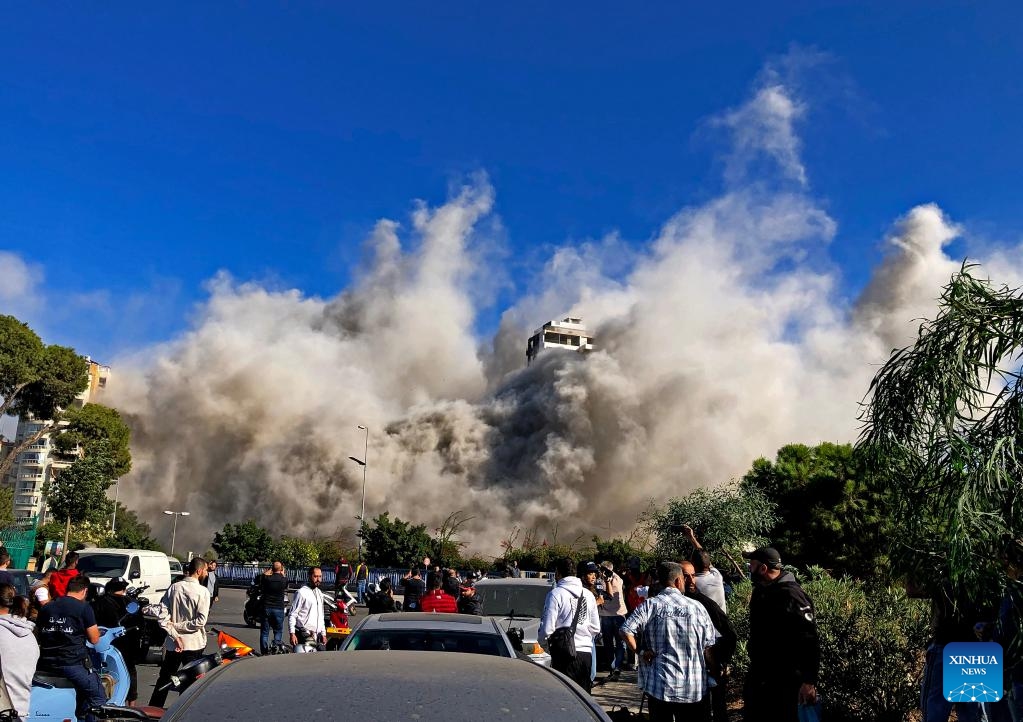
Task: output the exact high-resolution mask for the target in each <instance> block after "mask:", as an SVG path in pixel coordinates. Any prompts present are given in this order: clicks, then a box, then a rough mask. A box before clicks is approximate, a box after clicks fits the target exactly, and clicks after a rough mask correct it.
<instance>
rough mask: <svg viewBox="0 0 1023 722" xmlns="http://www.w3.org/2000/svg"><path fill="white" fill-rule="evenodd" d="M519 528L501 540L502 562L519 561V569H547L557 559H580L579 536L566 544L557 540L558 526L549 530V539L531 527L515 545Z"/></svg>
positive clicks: (582, 549)
mask: <svg viewBox="0 0 1023 722" xmlns="http://www.w3.org/2000/svg"><path fill="white" fill-rule="evenodd" d="M519 531H520V530H519V529H515V530H514V531H513V532H512V534H511V535H509V537H508V538H507V539H505V540H504V541H502V542H501V546H502V547H503V549H504V559H503V564H506V565H510V564H511V563H512V562H518V563H519V569H528V570H531V571H548V570H550V569H553V568H554V563H555V562H556V561H557V560H558V559H562V558H564V557H569V558H571V559H576V560H578V559H580V558H581V553H582V552H583V551H585V550H584V548H583V545H582V543H581V541H582V540H581V538H579V539H576V540H575V542H574V543H572V544H567V543H565V542H560V541H558V527H557V526H555V527H554V528H553V529H552V530H551V536H550V539H548V538H547V537H542V538H541V536H540V532H539V530H538V529H535V528H534V529H531V530H530V531H528V532H527V533H526V536H525V538H524V539H523V540H522V546H520V547H516V546H515V541H516V540H517V539H518V535H519Z"/></svg>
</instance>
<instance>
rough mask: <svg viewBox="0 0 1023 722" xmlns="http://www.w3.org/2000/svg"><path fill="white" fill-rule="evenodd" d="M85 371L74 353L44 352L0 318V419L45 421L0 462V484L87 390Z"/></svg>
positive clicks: (28, 334) (25, 330) (18, 326)
mask: <svg viewBox="0 0 1023 722" xmlns="http://www.w3.org/2000/svg"><path fill="white" fill-rule="evenodd" d="M88 370H89V366H88V363H87V362H86V361H85V359H84V358H82V357H81V356H79V355H78V354H77V353H75V351H74V349H71V348H67V347H65V346H46V345H44V344H43V342H42V341H41V340H40V338H39V336H38V335H36V333H35V332H34V331H32V329H30V328H29V327H28V326H27V325H26V324H24V323H22V322H21V321H19V320H18V319H16V318H14V317H13V316H0V396H2V397H3V398H2V401H0V416H3V415H4V414H11V415H18V416H23V417H26V418H27V417H34V418H36V419H40V420H44V421H49V422H50V423H48V424H46V425H44V426H43V427H42V428H41V429H40V430H39V431H38V432H37V433H35V434H32V435H30V436H28V437H26V438H25V439H24V440H23V441H22V443H21V444H19V445H18V446H17V447H16V448H14V449H13V450H12V452H11V453H10V454H9V455H8V456H7V458H5V459H3V460H0V479H3V478H4V477H6V476H7V472H8V471H10V468H11V465H12V464H13V463H14V460H15V459H16V458H17V456H18V454H20V453H21V452H22V451H24V450H25V449H27V448H28V447H29V446H30V445H32V444H34V443H35V442H36V441H38V440H39V439H40V438H42V437H43V436H44V435H46V434H48V433H50V432H51V431H53V429H55V428H56V426H57V422H58V421H59V420H60V414H61V412H62V410H63V409H66V408H68V407H69V406H70V405H71V403H72V402H73V401H74V400H75V397H76V396H77V395H78V394H80V393H81V392H82V391H84V390H85V389H86V387H87V386H88V384H89V377H88Z"/></svg>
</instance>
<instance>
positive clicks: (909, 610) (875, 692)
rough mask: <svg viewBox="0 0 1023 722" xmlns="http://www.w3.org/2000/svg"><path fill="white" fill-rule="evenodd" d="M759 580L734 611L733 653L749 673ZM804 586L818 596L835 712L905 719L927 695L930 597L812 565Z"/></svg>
mask: <svg viewBox="0 0 1023 722" xmlns="http://www.w3.org/2000/svg"><path fill="white" fill-rule="evenodd" d="M752 588H753V585H752V584H751V583H750V582H749V581H743V582H741V583H740V584H738V585H736V587H735V591H734V593H733V595H732V597H731V598H730V599H729V600H728V616H729V618H730V619H731V620H732V623H733V624H734V625H735V628H736V632H737V634H738V638H739V646H738V649H737V650H736V654H735V657H734V658H733V660H732V666H733V669H734V670H735V672H736V675H737V677H739V679H740V680H741V678H742V677H744V676H745V674H746V672H747V671H748V669H749V655H748V653H747V650H746V640H748V639H749V601H750V594H751V593H752ZM803 588H804V589H805V590H806V592H807V594H809V596H810V598H811V599H812V600H813V603H814V608H815V610H816V614H817V628H818V633H819V635H820V645H821V663H820V682H819V684H818V686H817V688H818V691H819V692H820V693H821V695H822V698H823V700H824V706H825V708H826V714H825V716H826V717H827V719H830V720H836V722H875V721H876V722H901V720H903V719H904V718H905V715H906V713H907V712H909V711H910V710H913V709H916V708H917V706H918V704H919V701H920V673H921V671H922V662H923V654H922V650H923V649H924V648H925V647H926V645H927V639H928V636H929V632H930V612H929V606H928V604H927V603H926V602H924V601H922V600H918V599H910V598H908V597H907V596H906V593H905V591H903V590H902V588H900V587H883V586H873V587H872V586H870V585H868V584H866V583H864V582H861V581H856V580H852V579H850V578H847V577H845V578H837V579H836V578H834V577H831V576H829V575H828V574H827V573H826V572H825V571H824V570H823V569H821V568H820V567H814V568H811V569H810V570H809V580H808V581H805V582H804V583H803Z"/></svg>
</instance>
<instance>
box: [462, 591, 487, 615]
mask: <svg viewBox="0 0 1023 722" xmlns="http://www.w3.org/2000/svg"><path fill="white" fill-rule="evenodd" d="M458 613H459V614H478V615H480V616H483V600H482V599H480V596H479V594H473V595H472V596H471V597H463V596H461V595H459V597H458Z"/></svg>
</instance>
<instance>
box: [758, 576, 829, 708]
mask: <svg viewBox="0 0 1023 722" xmlns="http://www.w3.org/2000/svg"><path fill="white" fill-rule="evenodd" d="M749 627H750V632H749V645H748V649H749V657H750V669H749V674H748V675H747V676H746V688H745V690H744V693H743V696H744V702H745V704H744V707H745V715H746V716H745V719H746V720H748V721H749V722H760V720H763V721H764V722H789V720H792V722H795V720H797V719H798V709H797V706H798V698H799V688H800V686H801V685H803V684H813V685H816V684H817V674H818V670H819V667H820V643H819V641H818V638H817V621H816V619H815V616H814V610H813V602H811V601H810V598H809V597H808V596H807V595H806V592H804V591H803V588H802V587H801V586H799V582H797V581H796V578H795V577H794V576H792V575H791V574H790V573H788V572H783V573H782V575H781V576H780V577H778V578H777V579H775V580H774V581H773V582H771V583H770V584H767V585H760V584H754V587H753V596H752V598H751V599H750V606H749Z"/></svg>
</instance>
